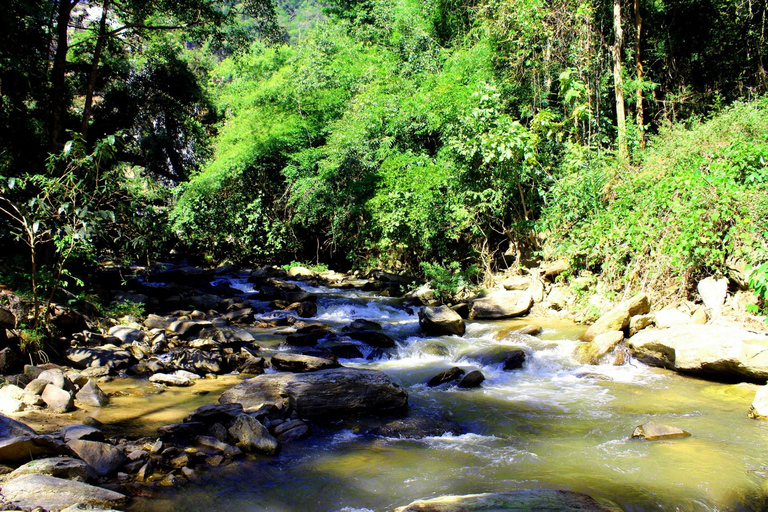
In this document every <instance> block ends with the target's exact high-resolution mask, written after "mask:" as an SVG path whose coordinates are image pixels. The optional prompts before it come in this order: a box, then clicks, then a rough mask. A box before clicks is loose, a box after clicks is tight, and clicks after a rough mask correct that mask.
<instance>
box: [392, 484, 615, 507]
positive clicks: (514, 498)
mask: <svg viewBox="0 0 768 512" xmlns="http://www.w3.org/2000/svg"><path fill="white" fill-rule="evenodd" d="M502 510H511V511H518V512H526V511H531V512H534V511H548V512H549V511H551V512H609V511H610V510H611V509H609V508H606V507H603V506H602V505H600V504H599V503H598V502H596V501H595V500H593V499H592V498H591V497H589V496H587V495H586V494H579V493H575V492H570V491H554V490H549V489H529V490H524V491H511V492H497V493H489V494H469V495H466V496H441V497H438V498H432V499H428V500H419V501H414V502H413V503H411V504H410V505H407V506H405V507H399V508H396V509H395V510H394V512H496V511H499V512H500V511H502Z"/></svg>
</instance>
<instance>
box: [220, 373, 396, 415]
mask: <svg viewBox="0 0 768 512" xmlns="http://www.w3.org/2000/svg"><path fill="white" fill-rule="evenodd" d="M219 402H220V403H222V404H226V403H239V404H242V406H243V408H244V409H245V411H246V413H248V412H255V411H259V410H265V409H276V410H278V411H283V413H284V414H290V412H291V411H295V412H296V413H297V414H298V415H299V416H300V417H304V418H317V417H324V418H345V417H348V416H350V415H354V414H389V413H396V412H400V411H402V410H404V409H405V408H406V407H407V405H408V393H406V391H405V390H404V389H403V388H402V387H400V385H399V384H397V383H396V382H395V381H394V380H393V379H392V378H391V377H389V376H388V375H387V374H385V373H383V372H380V371H377V370H361V369H355V368H335V369H328V370H319V371H316V372H311V373H279V374H266V375H260V376H258V377H254V378H252V379H248V380H246V381H244V382H242V383H241V384H239V385H237V386H235V387H234V388H232V389H230V390H229V391H226V392H225V393H224V394H223V395H221V398H219Z"/></svg>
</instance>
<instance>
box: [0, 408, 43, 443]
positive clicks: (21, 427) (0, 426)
mask: <svg viewBox="0 0 768 512" xmlns="http://www.w3.org/2000/svg"><path fill="white" fill-rule="evenodd" d="M36 435H37V432H35V430H34V429H33V428H32V427H30V426H29V425H27V424H26V423H22V422H20V421H17V420H15V419H13V418H9V417H8V416H5V415H3V414H0V439H4V438H7V437H18V436H36Z"/></svg>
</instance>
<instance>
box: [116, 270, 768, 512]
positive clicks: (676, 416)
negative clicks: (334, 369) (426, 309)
mask: <svg viewBox="0 0 768 512" xmlns="http://www.w3.org/2000/svg"><path fill="white" fill-rule="evenodd" d="M235 284H236V285H237V286H240V287H241V288H242V289H243V290H244V291H250V290H249V289H248V285H247V284H246V283H244V282H236V283H235ZM301 286H302V287H303V288H305V289H306V290H308V291H310V292H313V293H317V294H318V295H319V296H320V299H319V300H318V314H317V317H316V318H315V319H313V321H315V320H316V321H320V322H323V323H326V324H329V325H330V326H332V327H334V328H337V329H340V328H342V327H343V326H346V325H348V324H349V323H350V322H351V321H352V320H354V319H358V318H362V319H366V320H373V321H376V322H379V323H381V324H382V325H383V326H384V329H385V332H387V333H389V334H390V335H391V336H393V337H395V338H396V339H397V340H398V348H397V349H394V350H393V351H392V352H391V353H390V354H389V356H388V357H383V358H379V359H373V360H368V359H354V360H341V362H342V364H344V365H345V366H352V367H358V368H372V369H377V370H381V371H383V372H386V373H387V374H389V375H391V376H393V377H395V378H396V379H398V380H399V381H400V382H401V383H402V385H403V386H404V387H405V388H406V389H407V391H408V394H409V404H410V405H409V414H410V415H412V416H421V417H428V418H439V419H440V420H441V421H442V420H446V421H450V422H452V423H453V424H458V425H460V426H461V427H462V428H463V430H464V432H465V433H462V434H445V435H441V436H435V437H427V438H424V439H419V440H413V439H396V438H383V437H376V436H370V435H366V434H364V433H361V432H362V429H358V428H355V426H354V424H353V423H344V424H339V425H325V426H320V427H317V428H315V429H314V434H313V435H312V436H311V437H309V438H308V439H305V440H302V441H298V442H294V443H290V444H287V445H285V446H284V447H283V449H282V451H281V452H280V454H279V455H278V456H276V457H250V458H247V459H244V460H243V459H241V460H240V461H239V462H237V463H236V464H232V465H230V466H226V467H218V468H212V469H209V470H207V471H204V472H203V474H202V475H201V478H200V479H199V480H198V481H196V482H195V483H190V484H188V485H185V486H182V487H179V488H173V489H168V490H167V491H162V492H161V493H160V494H159V496H155V497H152V498H146V499H145V498H136V499H134V500H133V502H132V504H131V506H130V508H129V510H131V511H151V512H156V511H187V510H188V511H227V512H230V511H235V510H237V511H270V512H303V511H313V512H331V511H343V512H354V511H361V512H363V511H366V512H367V511H376V512H383V511H389V510H392V509H393V508H395V507H397V506H402V505H405V504H408V503H410V502H411V501H413V500H415V499H420V498H428V497H434V496H439V495H444V494H471V493H482V492H493V491H505V490H516V489H530V488H550V489H566V490H572V491H577V492H583V493H587V494H589V495H591V496H592V497H594V498H595V499H597V500H599V501H601V502H602V503H604V504H606V505H612V506H616V507H618V508H620V509H622V510H627V511H646V510H681V511H689V510H690V511H694V510H766V509H767V508H765V507H766V501H765V500H764V499H763V494H764V491H763V489H764V488H765V485H764V482H765V479H766V476H768V469H766V468H765V467H764V466H766V465H768V460H766V453H768V451H767V450H766V448H768V422H761V421H755V420H750V419H748V418H747V414H746V413H747V410H748V409H749V405H750V402H751V400H752V397H753V396H754V392H755V389H756V387H755V386H754V385H750V384H736V385H734V384H719V383H713V382H707V381H703V380H697V379H691V378H686V377H682V376H680V375H677V374H674V373H672V372H669V371H666V370H660V369H653V368H649V367H647V366H644V365H643V364H641V363H639V362H636V361H632V362H631V364H628V365H624V366H612V365H608V364H605V365H597V366H587V365H580V364H578V363H577V362H576V360H575V359H574V358H573V352H574V348H575V347H576V345H577V344H578V343H579V342H578V341H576V340H577V338H578V336H579V334H581V332H582V331H583V327H580V326H577V325H574V324H570V323H567V322H562V321H557V320H552V319H547V320H539V321H537V320H536V319H530V318H526V319H524V320H515V321H497V322H468V324H467V332H466V334H465V336H463V337H456V336H443V337H422V336H421V335H420V331H419V326H418V320H417V317H416V315H415V312H413V311H410V310H408V309H406V308H404V307H403V306H402V305H401V303H399V302H398V301H397V300H394V299H388V298H383V297H377V296H375V295H374V294H372V293H368V292H360V291H359V290H344V291H341V290H338V289H334V288H325V287H321V288H313V287H308V286H306V285H305V284H301ZM530 323H538V324H539V325H541V326H542V327H544V331H543V333H542V334H541V335H539V336H537V337H533V336H526V335H520V334H516V333H514V332H513V331H514V330H515V329H517V328H520V327H522V326H523V325H526V324H530ZM273 331H274V330H263V329H254V330H252V332H253V334H254V335H255V336H257V342H258V343H259V344H260V345H261V346H262V349H263V352H264V353H266V354H268V353H269V352H270V351H274V350H280V342H281V341H282V340H283V339H284V338H283V337H281V336H279V335H276V334H275V333H274V332H273ZM499 347H503V348H522V349H523V350H524V351H525V353H526V363H525V365H524V367H523V368H522V369H520V370H515V371H503V370H502V368H501V365H500V364H497V365H488V366H482V365H480V364H479V363H478V359H477V354H478V353H479V352H482V351H483V350H486V351H488V350H490V351H493V350H498V348H499ZM452 366H459V367H461V368H464V369H465V370H467V371H469V370H471V369H480V370H481V371H482V372H483V373H484V374H485V376H486V380H485V382H484V383H483V386H482V387H481V388H479V389H472V390H466V389H459V388H456V387H450V386H442V387H437V388H429V387H426V386H425V385H424V382H426V381H427V380H428V379H429V378H430V377H432V376H433V375H435V374H437V373H438V372H440V371H442V370H444V369H447V368H450V367H452ZM236 381H237V377H226V378H224V380H221V379H219V380H218V381H212V383H209V384H207V385H208V386H209V387H210V389H211V390H213V391H215V392H216V393H218V394H220V391H221V390H223V389H221V388H224V387H225V386H228V385H231V384H233V383H234V382H236ZM115 386H125V384H124V383H116V384H115ZM186 393H187V394H186V395H184V396H185V397H186V398H184V399H183V400H180V403H175V402H174V399H176V401H177V402H179V397H178V396H177V397H174V396H173V395H169V396H168V397H167V398H163V399H162V400H160V399H158V398H155V397H153V398H152V399H151V400H150V402H151V403H152V404H153V410H154V412H155V413H156V414H158V415H159V416H158V417H152V416H147V417H146V418H145V417H144V414H143V413H136V414H134V417H132V418H130V419H131V420H132V421H134V427H133V428H134V429H138V430H137V431H139V432H141V429H142V428H144V429H148V430H150V431H151V430H152V429H154V428H157V426H158V423H169V422H172V421H178V419H176V420H171V421H168V419H169V418H181V417H183V416H184V414H186V412H188V411H189V410H191V409H194V408H195V407H197V406H198V405H200V404H201V403H204V402H205V400H206V399H205V398H204V397H199V396H197V395H195V396H194V398H193V397H192V395H190V394H189V391H187V392H186ZM218 394H214V393H213V392H212V393H211V395H210V396H208V398H207V403H210V402H213V401H214V399H215V398H216V397H218ZM158 400H160V401H158ZM109 409H112V408H111V407H110V408H107V410H105V411H104V414H105V415H108V414H109V411H108V410H109ZM102 419H108V417H107V416H105V418H102ZM650 420H653V421H657V422H659V423H664V424H669V425H674V426H677V427H680V428H683V429H685V430H688V431H689V432H691V433H692V436H691V437H689V438H685V439H675V440H671V441H656V442H650V441H641V440H633V439H630V435H631V434H632V431H633V430H634V428H635V427H636V426H637V425H639V424H641V423H644V422H646V421H650ZM142 421H144V423H143V424H141V422H142ZM435 421H437V420H435Z"/></svg>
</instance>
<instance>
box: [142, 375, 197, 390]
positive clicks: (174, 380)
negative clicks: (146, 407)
mask: <svg viewBox="0 0 768 512" xmlns="http://www.w3.org/2000/svg"><path fill="white" fill-rule="evenodd" d="M149 382H155V383H157V384H164V385H166V386H179V387H187V386H191V385H192V384H194V382H193V381H192V379H190V378H188V377H183V376H181V375H171V374H168V373H156V374H154V375H152V376H151V377H150V378H149Z"/></svg>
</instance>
